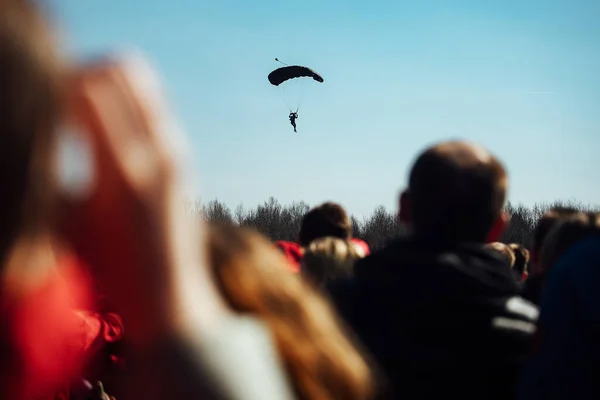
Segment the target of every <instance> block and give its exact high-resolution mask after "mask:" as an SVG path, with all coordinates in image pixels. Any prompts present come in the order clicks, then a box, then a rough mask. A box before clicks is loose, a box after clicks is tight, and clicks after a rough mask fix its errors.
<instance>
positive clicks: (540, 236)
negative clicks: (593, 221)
mask: <svg viewBox="0 0 600 400" xmlns="http://www.w3.org/2000/svg"><path fill="white" fill-rule="evenodd" d="M578 213H579V211H577V209H575V208H572V207H552V208H551V209H549V210H548V211H546V212H545V213H544V215H542V217H541V218H540V219H539V221H538V222H537V224H536V226H535V229H534V230H533V246H532V250H533V252H534V253H537V252H539V251H540V250H541V248H542V246H543V245H544V240H545V239H546V237H547V236H548V233H550V231H551V230H552V228H554V227H555V226H556V225H557V224H558V223H559V222H560V221H562V220H565V219H567V218H569V217H572V216H574V215H577V214H578Z"/></svg>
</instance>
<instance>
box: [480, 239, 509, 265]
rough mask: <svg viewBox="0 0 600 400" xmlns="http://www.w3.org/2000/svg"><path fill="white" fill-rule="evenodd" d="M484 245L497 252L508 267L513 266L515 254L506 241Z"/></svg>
mask: <svg viewBox="0 0 600 400" xmlns="http://www.w3.org/2000/svg"><path fill="white" fill-rule="evenodd" d="M486 247H487V248H489V249H492V250H494V251H495V252H497V253H498V254H499V255H500V256H501V257H502V258H503V259H504V260H505V261H506V264H507V265H508V266H509V267H510V268H513V267H514V265H515V261H516V256H515V253H514V251H513V250H512V248H510V247H509V246H508V245H507V244H506V243H502V242H493V243H490V244H488V245H486Z"/></svg>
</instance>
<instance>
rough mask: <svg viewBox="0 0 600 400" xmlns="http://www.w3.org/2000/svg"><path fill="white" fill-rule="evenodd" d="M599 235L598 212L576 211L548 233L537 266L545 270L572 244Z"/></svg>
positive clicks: (599, 214) (599, 222)
mask: <svg viewBox="0 0 600 400" xmlns="http://www.w3.org/2000/svg"><path fill="white" fill-rule="evenodd" d="M590 236H599V237H600V213H582V212H580V213H576V214H574V215H571V216H569V217H566V218H564V219H562V220H561V221H560V222H558V223H557V224H556V225H555V226H554V227H553V228H552V229H551V230H550V232H549V233H548V235H547V237H546V239H545V240H544V244H543V245H542V249H541V251H540V265H539V268H540V270H541V271H542V272H545V271H547V270H548V268H550V267H551V266H552V264H554V263H555V262H556V261H558V259H559V258H560V257H561V256H562V255H563V254H564V253H565V252H566V251H567V250H568V249H569V248H570V247H571V246H573V245H574V244H576V243H577V242H579V241H581V240H583V239H585V238H587V237H590Z"/></svg>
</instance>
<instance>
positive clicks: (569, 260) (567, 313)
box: [519, 213, 600, 400]
mask: <svg viewBox="0 0 600 400" xmlns="http://www.w3.org/2000/svg"><path fill="white" fill-rule="evenodd" d="M544 253H545V254H544ZM541 258H542V260H541V261H542V263H544V266H545V267H546V268H547V269H546V270H545V274H546V277H545V281H544V291H543V294H542V298H541V314H540V319H539V322H538V325H539V328H538V329H539V335H538V343H537V346H536V349H535V352H534V354H533V356H532V358H531V360H530V361H528V362H527V364H526V365H525V367H524V368H523V370H522V379H521V386H520V397H519V398H520V399H528V400H529V399H531V400H537V399H544V400H553V399H557V400H558V399H582V400H587V399H590V400H591V399H597V398H599V397H600V386H599V385H598V373H599V367H598V366H599V365H600V345H599V343H598V327H599V326H600V296H599V295H598V293H600V291H599V282H600V268H598V267H599V266H600V216H599V215H598V214H593V213H588V214H579V215H578V216H573V217H571V218H569V220H565V221H563V222H561V223H559V225H558V226H557V227H555V228H554V229H553V230H552V231H551V233H550V234H549V235H548V238H547V240H546V242H545V244H544V247H543V248H542V254H541ZM546 263H549V264H546Z"/></svg>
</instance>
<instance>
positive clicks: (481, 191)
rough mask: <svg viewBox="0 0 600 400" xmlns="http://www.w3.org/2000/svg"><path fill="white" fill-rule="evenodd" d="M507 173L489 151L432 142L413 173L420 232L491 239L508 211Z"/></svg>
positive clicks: (411, 192)
mask: <svg viewBox="0 0 600 400" xmlns="http://www.w3.org/2000/svg"><path fill="white" fill-rule="evenodd" d="M506 181H507V177H506V172H505V170H504V167H503V166H502V164H501V163H500V162H499V161H498V160H497V159H496V158H495V157H494V156H492V155H491V154H490V153H489V152H487V151H486V150H484V149H480V148H477V147H475V146H474V145H470V144H467V143H463V142H446V143H442V144H439V145H437V146H434V147H431V148H429V149H428V150H426V151H425V152H424V153H422V154H421V155H420V156H419V157H418V158H417V160H416V162H415V164H414V166H413V168H412V170H411V172H410V177H409V185H408V191H407V193H408V195H409V198H410V205H411V214H412V215H411V218H412V225H413V229H414V231H415V234H417V235H424V236H428V237H431V238H438V239H440V240H452V241H477V242H482V241H485V240H486V238H487V235H488V234H489V231H490V229H492V227H493V224H494V222H495V221H496V220H497V219H498V218H499V217H500V215H501V214H502V209H503V207H504V202H505V200H506V185H507V182H506Z"/></svg>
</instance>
